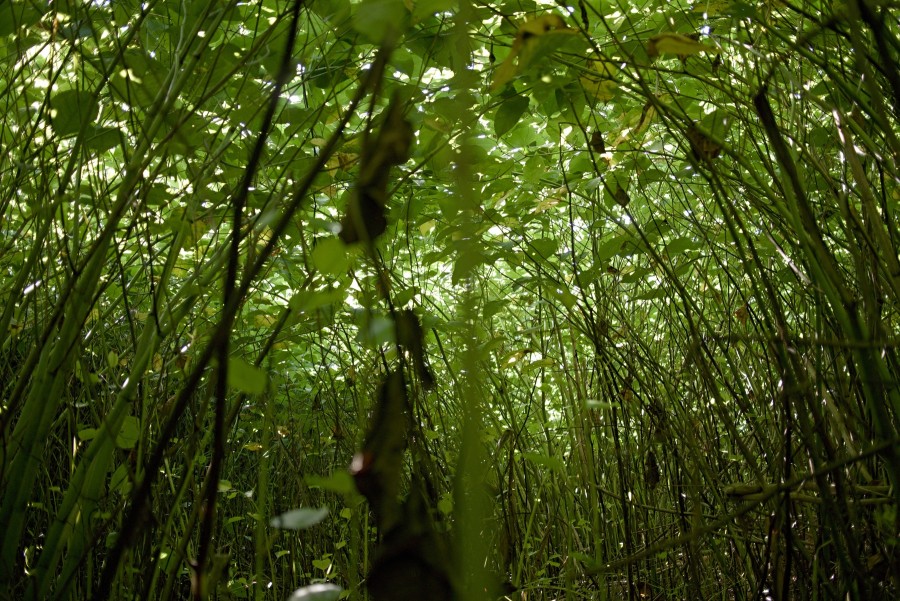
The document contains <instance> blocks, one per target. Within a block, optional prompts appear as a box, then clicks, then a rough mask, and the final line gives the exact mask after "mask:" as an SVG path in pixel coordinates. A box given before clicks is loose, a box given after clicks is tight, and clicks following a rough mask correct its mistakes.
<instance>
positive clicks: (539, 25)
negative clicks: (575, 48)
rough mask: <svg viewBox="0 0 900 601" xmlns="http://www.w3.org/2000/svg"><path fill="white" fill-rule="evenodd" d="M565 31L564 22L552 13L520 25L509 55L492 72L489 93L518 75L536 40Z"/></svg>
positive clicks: (526, 61)
mask: <svg viewBox="0 0 900 601" xmlns="http://www.w3.org/2000/svg"><path fill="white" fill-rule="evenodd" d="M567 29H568V28H567V27H566V22H565V21H563V19H562V17H560V16H559V15H557V14H554V13H549V14H546V15H541V16H540V17H535V18H534V19H529V20H528V21H525V22H524V23H522V25H520V26H519V29H518V31H516V39H515V41H514V42H513V45H512V48H510V50H509V54H508V55H507V56H506V59H504V61H503V62H502V63H500V66H499V67H497V70H496V71H494V81H493V82H492V83H491V91H492V92H494V91H496V90H499V89H500V88H502V87H503V86H505V85H506V84H507V83H509V82H510V81H511V80H512V78H514V77H515V76H516V75H518V74H519V71H520V69H521V67H522V65H523V64H527V63H528V60H527V55H528V51H529V46H530V45H531V44H533V43H534V40H535V39H536V38H538V37H540V36H542V35H544V34H546V33H549V32H552V31H560V30H567ZM520 56H521V57H522V58H520Z"/></svg>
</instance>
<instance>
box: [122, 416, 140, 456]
mask: <svg viewBox="0 0 900 601" xmlns="http://www.w3.org/2000/svg"><path fill="white" fill-rule="evenodd" d="M140 437H141V422H140V420H138V418H136V417H134V416H133V415H129V416H126V417H125V419H124V420H123V421H122V427H121V428H119V433H118V434H117V435H116V446H117V447H119V448H120V449H133V448H134V445H136V444H137V441H138V440H139V439H140Z"/></svg>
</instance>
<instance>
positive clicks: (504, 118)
mask: <svg viewBox="0 0 900 601" xmlns="http://www.w3.org/2000/svg"><path fill="white" fill-rule="evenodd" d="M527 110H528V98H526V97H525V96H511V97H510V98H507V99H506V100H504V101H503V104H501V105H500V106H499V107H498V108H497V111H496V112H495V113H494V133H495V134H496V135H497V137H498V138H499V137H501V136H503V134H505V133H506V132H508V131H509V130H511V129H512V128H513V127H515V125H516V124H517V123H518V122H519V120H520V119H521V118H522V115H524V114H525V111H527Z"/></svg>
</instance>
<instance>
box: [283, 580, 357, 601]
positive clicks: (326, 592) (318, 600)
mask: <svg viewBox="0 0 900 601" xmlns="http://www.w3.org/2000/svg"><path fill="white" fill-rule="evenodd" d="M343 590H344V589H342V588H341V587H339V586H338V585H336V584H331V583H320V584H310V585H308V586H304V587H301V588H298V589H297V590H295V591H294V592H293V593H291V596H290V597H288V601H337V599H338V597H340V595H341V591H343Z"/></svg>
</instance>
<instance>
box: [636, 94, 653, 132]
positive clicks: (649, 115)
mask: <svg viewBox="0 0 900 601" xmlns="http://www.w3.org/2000/svg"><path fill="white" fill-rule="evenodd" d="M655 116H656V107H655V106H653V105H652V104H651V103H649V102H648V103H647V104H645V105H644V109H643V111H642V112H641V120H640V121H639V122H638V124H637V127H635V128H634V135H635V137H637V136H639V135H641V134H642V133H644V132H645V131H647V128H648V127H650V123H651V122H652V121H653V118H654V117H655Z"/></svg>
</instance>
